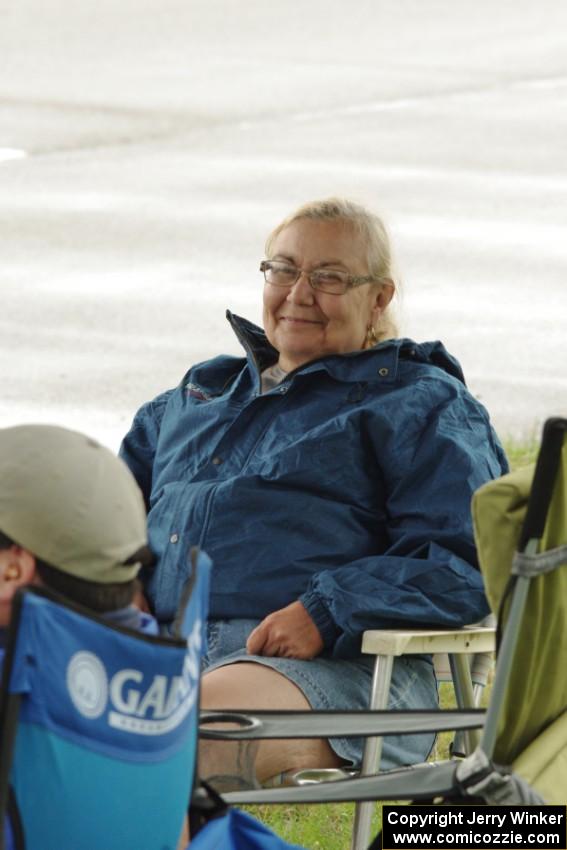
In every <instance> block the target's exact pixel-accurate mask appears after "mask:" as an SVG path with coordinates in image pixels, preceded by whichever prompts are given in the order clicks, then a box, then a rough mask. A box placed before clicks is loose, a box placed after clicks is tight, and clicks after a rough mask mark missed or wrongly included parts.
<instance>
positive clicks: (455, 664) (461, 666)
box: [449, 653, 480, 755]
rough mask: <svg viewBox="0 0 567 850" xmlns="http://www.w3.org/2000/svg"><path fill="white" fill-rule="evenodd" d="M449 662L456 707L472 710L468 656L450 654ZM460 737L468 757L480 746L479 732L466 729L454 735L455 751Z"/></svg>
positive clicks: (458, 745) (472, 694)
mask: <svg viewBox="0 0 567 850" xmlns="http://www.w3.org/2000/svg"><path fill="white" fill-rule="evenodd" d="M449 662H450V664H451V671H452V674H453V683H454V687H455V696H456V697H457V705H458V706H459V708H474V707H475V705H476V701H475V694H474V690H473V683H472V679H471V667H470V661H469V657H468V655H463V654H460V653H451V655H449ZM460 735H462V736H463V742H464V751H465V754H466V755H470V754H471V753H472V752H473V751H474V750H475V749H476V747H477V746H478V745H479V744H480V730H479V729H467V730H466V731H463V732H461V733H458V734H457V735H455V744H454V746H455V749H457V750H458V749H459V747H460Z"/></svg>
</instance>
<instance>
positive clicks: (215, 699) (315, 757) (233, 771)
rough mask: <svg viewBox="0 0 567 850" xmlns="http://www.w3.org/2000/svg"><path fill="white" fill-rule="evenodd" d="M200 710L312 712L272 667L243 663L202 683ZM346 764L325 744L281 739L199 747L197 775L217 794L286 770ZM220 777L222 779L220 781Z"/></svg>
mask: <svg viewBox="0 0 567 850" xmlns="http://www.w3.org/2000/svg"><path fill="white" fill-rule="evenodd" d="M201 708H202V709H205V710H206V709H229V708H232V709H241V710H243V711H246V710H248V711H251V712H252V711H254V710H255V709H256V710H260V709H277V710H280V711H284V710H287V709H290V710H294V711H299V710H302V711H305V710H308V709H310V708H311V706H310V704H309V703H308V701H307V699H306V698H305V696H304V695H303V692H302V691H301V690H300V688H298V687H297V685H295V684H294V683H293V682H292V681H291V680H290V679H288V678H286V676H284V675H282V674H281V673H278V672H277V671H275V670H273V669H272V668H270V667H266V666H264V665H262V664H255V663H253V662H240V663H236V664H229V665H227V666H225V667H217V668H216V669H215V670H212V671H211V672H210V673H205V674H204V675H203V678H202V680H201ZM341 764H342V762H341V759H340V758H339V756H337V755H336V754H335V753H334V752H333V750H332V749H331V747H330V746H329V744H328V743H327V740H326V739H324V738H320V739H312V738H303V739H277V740H273V739H271V740H264V741H259V742H257V741H210V740H204V739H202V740H201V741H200V743H199V774H200V776H201V777H202V778H203V779H207V780H209V781H210V780H211V779H212V780H213V782H212V784H214V785H215V787H216V788H219V790H224V791H226V790H229V787H233V788H235V787H242V785H243V784H253V783H254V780H255V779H256V780H257V781H258V782H260V783H261V782H264V781H265V780H266V779H269V778H271V777H272V776H276V775H278V774H280V773H284V772H286V771H295V770H301V769H304V768H322V767H339V766H340V765H341ZM217 777H218V778H217Z"/></svg>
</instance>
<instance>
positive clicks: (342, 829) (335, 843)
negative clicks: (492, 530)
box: [247, 438, 538, 850]
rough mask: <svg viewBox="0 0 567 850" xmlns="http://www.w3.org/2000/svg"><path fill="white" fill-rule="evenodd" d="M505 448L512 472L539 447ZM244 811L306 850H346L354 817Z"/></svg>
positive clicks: (447, 693) (444, 700) (447, 703)
mask: <svg viewBox="0 0 567 850" xmlns="http://www.w3.org/2000/svg"><path fill="white" fill-rule="evenodd" d="M504 448H505V451H506V455H507V457H508V460H509V463H510V467H511V469H518V468H519V467H522V466H526V465H527V464H530V463H532V462H533V461H534V460H535V458H536V455H537V449H538V443H537V440H536V439H535V438H534V439H533V440H529V441H527V442H519V441H517V440H514V439H508V440H506V441H505V442H504ZM489 694H490V686H489V687H487V688H485V692H484V696H483V704H484V705H486V703H487V701H488V697H489ZM440 704H441V707H442V708H453V707H455V700H454V697H453V690H452V687H451V685H450V684H449V683H443V684H441V686H440ZM451 740H452V734H451V733H450V732H445V733H442V734H441V735H439V737H438V740H437V743H436V746H435V751H434V753H433V755H432V758H434V759H435V760H443V759H446V758H448V757H449V745H450V742H451ZM247 811H249V812H250V814H252V815H254V817H256V818H258V819H259V820H261V821H262V822H263V823H265V824H266V825H267V826H269V827H270V828H271V829H273V830H274V832H276V833H277V834H278V835H280V836H281V837H282V838H283V839H285V840H286V841H288V842H290V843H291V844H299V845H300V846H301V847H305V848H307V850H347V848H348V847H349V845H350V835H351V830H352V821H353V813H354V805H353V804H327V805H320V806H249V807H247ZM380 824H381V806H380V804H377V805H376V810H375V813H374V818H373V822H372V836H374V835H375V834H376V833H377V832H378V830H379V828H380Z"/></svg>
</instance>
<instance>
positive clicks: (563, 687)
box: [473, 441, 567, 764]
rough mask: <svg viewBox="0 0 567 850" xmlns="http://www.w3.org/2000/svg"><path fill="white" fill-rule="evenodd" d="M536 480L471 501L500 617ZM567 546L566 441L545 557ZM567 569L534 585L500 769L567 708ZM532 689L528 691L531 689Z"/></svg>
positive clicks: (510, 687) (524, 474)
mask: <svg viewBox="0 0 567 850" xmlns="http://www.w3.org/2000/svg"><path fill="white" fill-rule="evenodd" d="M533 476H534V467H533V466H532V467H529V468H526V469H522V470H519V471H518V472H513V473H511V474H509V475H505V476H504V477H503V478H500V479H498V480H496V481H493V482H490V484H487V485H485V486H484V487H482V488H481V489H480V490H479V491H477V493H476V494H475V496H474V498H473V516H474V520H475V528H476V538H477V546H478V551H479V559H480V563H481V567H482V571H483V574H484V576H485V581H486V588H487V596H488V598H489V601H490V605H491V607H492V609H493V611H494V612H495V613H497V612H498V609H499V608H500V607H501V604H502V602H503V598H504V593H505V589H506V586H507V584H508V580H509V577H510V574H511V571H512V562H513V557H514V553H515V552H516V551H517V546H518V544H519V539H520V532H521V529H522V523H523V519H524V517H525V515H526V506H527V502H528V497H529V493H530V489H531V485H532V480H533ZM566 542H567V441H564V444H563V448H562V451H561V455H560V464H559V469H558V471H557V477H556V480H555V488H554V493H553V498H552V501H551V504H550V507H549V510H548V513H547V521H546V523H545V529H544V532H543V536H542V538H541V543H540V547H539V551H540V552H548V551H551V550H554V549H556V548H559V547H561V546H562V545H564V544H565V543H566ZM565 566H567V559H566V563H565V565H564V566H560V567H558V568H556V569H554V570H553V571H551V572H549V573H546V574H544V575H539V576H537V577H535V578H532V579H531V581H530V589H529V594H528V600H527V609H526V612H525V615H524V618H523V622H522V635H521V640H520V642H519V644H518V646H517V648H516V652H515V655H514V665H513V669H512V671H511V673H510V677H509V680H508V683H507V689H506V699H505V703H504V705H503V707H502V713H501V720H500V733H499V735H498V741H497V745H496V749H495V753H494V757H495V760H496V761H497V762H498V763H500V764H512V763H513V762H514V760H515V759H516V758H518V757H519V756H520V754H521V753H522V752H523V751H524V750H525V749H526V747H528V745H529V744H530V743H531V742H532V741H534V740H535V739H536V738H538V737H539V736H540V735H541V733H542V732H543V731H544V730H545V729H546V728H547V727H548V726H549V725H551V724H552V723H553V722H554V721H555V720H556V719H557V718H558V717H560V716H561V714H562V713H563V712H565V710H566V708H567V676H565V658H567V612H566V605H567V602H566V600H567V569H566V568H565ZM506 610H507V608H505V610H504V612H503V616H504V618H505V616H506ZM526 682H529V683H530V687H529V688H526Z"/></svg>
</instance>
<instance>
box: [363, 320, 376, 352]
mask: <svg viewBox="0 0 567 850" xmlns="http://www.w3.org/2000/svg"><path fill="white" fill-rule="evenodd" d="M377 342H378V336H377V335H376V328H375V327H374V325H370V324H369V325H368V327H367V328H366V339H365V340H364V347H365V348H373V347H374V346H375V345H376V343H377Z"/></svg>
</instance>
